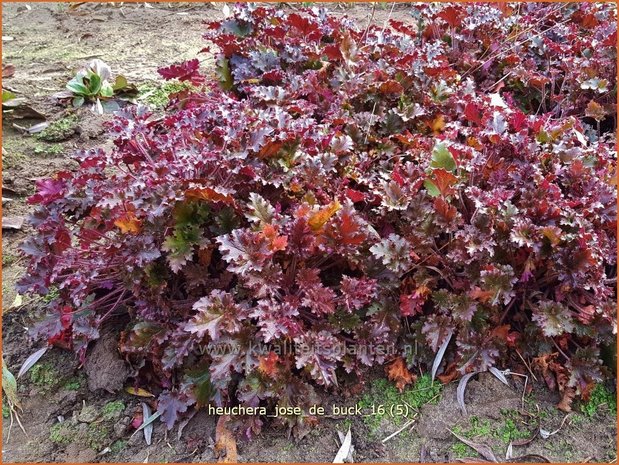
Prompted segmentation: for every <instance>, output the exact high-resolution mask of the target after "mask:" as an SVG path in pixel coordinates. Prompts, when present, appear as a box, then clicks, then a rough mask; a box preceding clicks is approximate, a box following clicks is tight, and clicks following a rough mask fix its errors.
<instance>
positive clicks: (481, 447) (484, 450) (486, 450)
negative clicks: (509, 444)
mask: <svg viewBox="0 0 619 465" xmlns="http://www.w3.org/2000/svg"><path fill="white" fill-rule="evenodd" d="M449 431H450V432H451V434H453V435H454V436H455V437H456V438H458V439H459V440H460V441H462V442H463V443H464V444H466V445H467V446H469V447H471V448H473V449H475V451H476V452H477V453H478V454H479V455H481V456H482V457H483V458H484V459H486V460H490V461H491V462H494V463H496V462H498V460H497V458H496V456H495V455H494V452H492V449H490V447H488V446H487V445H486V444H478V443H476V442H473V441H470V440H468V439H466V438H464V437H462V436H459V435H458V434H456V433H454V432H453V431H451V430H449Z"/></svg>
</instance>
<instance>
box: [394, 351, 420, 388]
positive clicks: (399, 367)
mask: <svg viewBox="0 0 619 465" xmlns="http://www.w3.org/2000/svg"><path fill="white" fill-rule="evenodd" d="M387 377H388V378H389V379H390V380H391V381H395V387H397V388H398V390H399V391H400V392H402V391H403V390H404V387H405V386H406V385H407V384H412V383H414V382H415V381H416V380H417V376H415V375H413V374H412V373H411V372H410V371H408V368H407V367H406V362H405V361H404V359H403V358H402V357H399V358H396V359H395V360H394V361H393V363H391V364H390V365H389V366H387Z"/></svg>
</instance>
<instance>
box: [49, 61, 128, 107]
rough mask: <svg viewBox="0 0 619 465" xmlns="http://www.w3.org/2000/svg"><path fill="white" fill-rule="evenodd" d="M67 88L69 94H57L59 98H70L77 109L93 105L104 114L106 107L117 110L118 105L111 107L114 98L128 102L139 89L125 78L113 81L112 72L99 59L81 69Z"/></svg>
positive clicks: (117, 78)
mask: <svg viewBox="0 0 619 465" xmlns="http://www.w3.org/2000/svg"><path fill="white" fill-rule="evenodd" d="M66 87H67V92H63V93H59V94H57V95H56V96H57V97H58V98H70V99H71V104H72V105H73V107H75V108H79V107H81V106H82V105H84V104H85V103H92V109H93V111H96V112H97V113H103V112H104V111H105V109H106V107H108V108H110V107H111V109H117V107H118V106H117V104H116V105H111V104H113V103H114V102H113V99H114V98H116V99H119V98H120V99H124V100H127V99H131V98H132V97H134V96H135V95H136V94H137V88H136V87H135V86H134V85H132V84H129V83H128V82H127V78H125V77H124V76H122V75H119V76H116V77H115V78H114V79H112V70H111V69H110V67H109V66H108V65H107V64H106V63H105V62H103V61H101V60H99V59H94V60H92V61H91V62H90V63H88V65H86V66H85V67H84V68H82V69H80V70H79V71H78V72H77V73H76V74H75V76H73V78H72V79H71V80H70V81H69V82H68V83H67V86H66Z"/></svg>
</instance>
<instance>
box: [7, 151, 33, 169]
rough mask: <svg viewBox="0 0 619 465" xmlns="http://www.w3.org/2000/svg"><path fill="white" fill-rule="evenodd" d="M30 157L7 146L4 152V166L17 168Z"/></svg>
mask: <svg viewBox="0 0 619 465" xmlns="http://www.w3.org/2000/svg"><path fill="white" fill-rule="evenodd" d="M27 159H28V157H26V155H24V154H23V153H22V152H18V151H16V150H12V149H9V148H7V149H6V154H4V153H3V154H2V167H3V168H4V169H10V168H17V167H18V166H20V165H22V164H23V163H24V162H25V161H26V160H27Z"/></svg>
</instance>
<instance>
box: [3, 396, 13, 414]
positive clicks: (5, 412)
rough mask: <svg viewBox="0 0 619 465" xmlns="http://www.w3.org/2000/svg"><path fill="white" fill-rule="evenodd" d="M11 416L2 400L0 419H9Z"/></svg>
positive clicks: (9, 410)
mask: <svg viewBox="0 0 619 465" xmlns="http://www.w3.org/2000/svg"><path fill="white" fill-rule="evenodd" d="M10 416H11V409H10V408H9V406H8V405H6V404H5V403H4V399H2V418H9V417H10Z"/></svg>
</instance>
